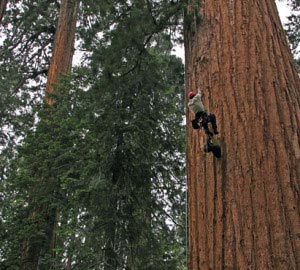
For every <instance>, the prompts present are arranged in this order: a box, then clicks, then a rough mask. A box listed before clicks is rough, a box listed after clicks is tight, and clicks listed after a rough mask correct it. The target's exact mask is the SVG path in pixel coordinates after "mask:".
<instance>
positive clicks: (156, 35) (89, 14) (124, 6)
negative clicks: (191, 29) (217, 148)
mask: <svg viewBox="0 0 300 270" xmlns="http://www.w3.org/2000/svg"><path fill="white" fill-rule="evenodd" d="M41 2H43V1H41ZM50 2H51V3H52V1H50ZM26 3H27V2H24V5H25V6H26ZM28 3H29V2H28ZM43 4H45V1H44V2H43ZM32 5H34V4H33V3H32ZM37 7H39V5H36V8H37ZM51 7H52V8H56V5H54V4H53V5H52V6H51ZM32 8H34V7H32ZM181 8H182V3H181V2H176V1H131V2H130V4H129V3H127V1H119V4H117V5H115V4H114V3H112V1H101V5H99V4H97V3H95V1H84V2H83V3H82V10H81V12H82V17H81V19H80V26H79V29H78V34H79V36H80V37H81V48H82V49H84V50H85V51H88V53H87V54H85V55H84V57H83V59H85V61H84V62H83V63H82V65H80V66H78V67H77V68H76V69H74V71H73V74H72V75H71V76H69V77H62V78H61V79H60V82H59V83H58V84H57V85H56V87H55V89H56V91H55V93H54V94H53V96H52V98H53V100H54V105H52V106H46V105H43V106H40V107H39V108H35V107H30V108H31V109H32V110H33V111H32V113H35V112H37V113H38V114H37V117H36V119H37V120H38V123H36V125H35V126H33V127H34V128H31V129H30V131H28V129H27V130H26V136H25V139H24V143H23V144H22V145H20V146H19V147H18V148H17V151H16V152H15V153H16V157H15V158H14V159H10V160H9V163H10V164H11V166H10V170H9V171H7V172H5V177H4V176H3V179H2V180H3V181H2V183H1V190H0V194H1V200H2V201H3V204H2V206H1V213H2V218H1V222H0V228H1V229H2V230H1V235H0V236H1V238H2V239H4V240H3V244H1V245H0V254H1V255H0V256H1V261H0V264H2V265H3V266H4V267H7V269H19V267H20V257H21V256H22V252H24V250H22V249H21V248H20V247H24V246H25V245H27V244H28V243H30V242H33V241H34V242H35V243H36V245H37V246H39V247H40V251H41V253H40V254H39V261H40V262H41V264H43V265H44V268H46V269H50V267H48V268H47V266H49V265H50V266H51V269H70V268H68V267H69V265H71V264H72V269H126V268H127V269H139V270H143V269H147V270H150V269H162V270H163V269H184V267H185V218H184V214H183V213H184V211H185V182H184V181H185V177H184V175H185V171H184V151H185V139H184V137H185V132H184V127H183V125H182V120H183V114H184V104H183V102H182V100H183V79H184V78H183V65H182V63H181V60H180V59H177V58H176V57H175V56H172V55H170V51H171V49H172V43H171V40H172V35H173V34H172V35H171V36H170V32H169V30H170V29H171V28H173V30H174V29H175V28H176V27H177V25H178V21H179V20H180V15H179V14H178V13H180V11H181ZM24 10H26V8H24ZM24 14H25V13H24ZM28 16H29V15H28ZM30 16H31V15H30ZM30 16H29V17H30ZM32 16H34V15H33V14H32ZM51 16H52V17H51ZM51 16H50V17H49V20H50V21H51V23H50V25H52V24H53V22H54V20H55V18H56V16H55V14H53V15H51ZM42 17H43V16H42ZM26 18H27V17H26ZM140 18H143V22H141V21H140ZM44 19H45V18H44ZM44 19H43V20H44ZM24 20H25V17H24ZM35 20H38V18H35ZM42 24H43V23H42V22H41V23H40V25H42ZM24 25H25V22H24ZM37 26H38V25H37V24H36V25H35V24H33V25H31V24H30V25H27V26H26V27H29V28H28V29H29V30H30V29H31V27H33V28H35V27H37ZM26 27H25V28H26ZM174 27H175V28H174ZM25 28H24V29H25ZM26 29H27V28H26ZM129 29H130V31H129ZM36 30H37V29H36V28H35V30H34V31H36ZM101 31H104V32H103V33H101V35H100V32H101ZM50 46H51V45H50ZM33 47H34V46H33ZM49 48H50V47H49ZM17 51H18V50H17ZM17 53H18V52H17ZM20 57H21V56H20ZM35 59H38V58H35ZM23 61H24V62H28V59H27V60H26V59H23ZM43 61H45V62H43ZM43 61H41V62H40V63H41V64H45V65H47V64H46V61H47V60H43ZM7 62H8V63H9V64H11V60H7ZM29 63H30V62H29ZM33 66H34V65H29V66H28V70H31V68H33ZM1 74H2V73H1ZM16 74H20V76H23V74H24V73H22V72H20V73H16ZM43 85H44V84H43ZM8 88H9V86H8ZM24 89H26V90H27V88H26V87H25V88H24ZM28 89H30V88H28ZM27 98H28V99H29V100H30V96H28V97H27ZM31 101H32V100H30V102H31ZM17 107H18V106H16V107H15V108H17ZM12 111H13V109H12ZM21 130H23V129H22V128H21ZM6 168H7V167H5V168H4V170H5V169H6ZM2 175H4V174H2ZM53 222H54V223H53ZM53 230H54V231H55V235H56V237H55V239H56V240H55V245H54V249H52V250H51V249H49V248H48V246H49V245H50V242H51V239H52V238H51V236H52V234H53V232H52V231H53Z"/></svg>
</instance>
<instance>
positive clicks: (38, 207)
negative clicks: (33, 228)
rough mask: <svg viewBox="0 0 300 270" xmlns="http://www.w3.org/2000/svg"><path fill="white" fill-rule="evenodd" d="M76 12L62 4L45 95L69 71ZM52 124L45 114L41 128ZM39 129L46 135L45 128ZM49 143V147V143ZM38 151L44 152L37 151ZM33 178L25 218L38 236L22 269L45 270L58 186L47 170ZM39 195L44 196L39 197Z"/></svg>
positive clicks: (72, 2) (72, 0)
mask: <svg viewBox="0 0 300 270" xmlns="http://www.w3.org/2000/svg"><path fill="white" fill-rule="evenodd" d="M77 13H78V1H77V0H64V1H62V3H61V6H60V12H59V18H58V25H57V30H56V34H55V40H54V49H53V56H52V60H51V63H50V67H49V71H48V80H47V85H46V94H52V93H53V91H54V90H53V84H55V83H57V82H58V79H59V76H60V75H64V74H66V73H67V72H68V71H70V69H71V66H72V58H73V51H74V40H75V29H76V21H77ZM46 103H47V104H48V105H50V106H51V105H53V99H52V98H51V97H49V96H46ZM52 121H53V119H52V117H51V114H49V115H46V114H44V115H43V118H42V119H41V124H40V125H41V126H42V127H45V126H48V127H50V128H51V123H52ZM45 123H46V124H45ZM52 127H54V126H52ZM42 130H43V131H44V132H47V131H46V130H45V129H42ZM37 134H38V132H37ZM45 135H46V134H45ZM46 136H47V135H46ZM48 136H50V137H51V135H48ZM52 138H53V137H52ZM53 142H54V141H53ZM49 143H50V144H51V142H49ZM44 150H45V149H44ZM40 151H43V150H42V149H40ZM35 179H36V180H37V181H38V182H40V183H37V184H36V185H35V186H32V187H29V188H32V189H33V190H31V191H30V192H31V194H33V193H34V192H37V193H39V199H37V198H36V197H33V198H30V203H29V204H30V206H29V209H30V210H29V213H28V216H29V217H28V219H29V220H31V223H32V224H34V223H36V224H38V228H39V230H40V231H41V234H37V235H36V236H32V235H31V236H30V238H29V239H27V240H26V241H24V243H23V247H22V265H21V269H24V270H25V269H26V270H27V269H38V265H40V266H39V267H40V268H42V267H44V268H45V269H48V268H49V267H50V264H49V262H48V260H46V259H45V256H49V254H52V251H51V250H52V249H53V248H54V239H55V232H54V228H55V225H56V216H57V213H56V211H57V209H56V207H55V206H53V203H51V202H52V200H53V194H54V193H56V192H58V191H57V189H58V188H59V186H56V182H57V179H55V177H53V175H51V173H50V172H49V171H48V172H45V174H43V173H40V174H39V173H38V172H37V175H36V176H35ZM48 185H49V186H51V188H50V189H47V188H46V189H45V188H44V187H43V186H48ZM39 188H40V189H39ZM41 194H43V195H42V196H40V195H41ZM43 196H44V198H43ZM47 197H49V199H47ZM42 260H44V261H42ZM44 268H43V269H44Z"/></svg>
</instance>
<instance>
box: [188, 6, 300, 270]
mask: <svg viewBox="0 0 300 270" xmlns="http://www.w3.org/2000/svg"><path fill="white" fill-rule="evenodd" d="M201 2H202V4H201V5H200V4H199V5H195V4H190V6H189V7H188V10H187V14H186V18H185V49H186V88H187V91H189V90H198V89H199V88H200V86H204V88H203V89H204V90H203V92H204V101H205V104H206V106H207V108H208V111H209V112H213V113H215V114H216V116H217V120H218V125H219V131H220V135H218V136H217V137H218V138H219V139H220V142H221V146H222V158H221V159H215V158H213V156H212V154H205V153H204V152H203V144H204V141H205V136H204V133H203V131H202V132H198V131H196V130H193V129H192V127H191V125H190V120H191V119H192V118H193V115H192V114H191V113H189V112H187V123H188V128H187V135H188V143H187V170H188V204H189V269H193V270H196V269H201V270H205V269H214V270H215V269H262V270H265V269H278V270H283V269H287V270H291V269H300V239H299V237H300V214H299V213H300V209H299V208H300V200H299V195H300V193H299V192H300V190H299V188H300V187H299V180H300V146H299V137H300V129H299V125H300V119H299V117H300V108H299V103H300V94H299V91H300V82H299V76H298V74H297V72H296V69H295V65H294V61H293V59H292V55H291V53H290V50H289V47H288V44H287V40H286V37H285V34H284V32H283V28H282V26H281V22H280V19H279V16H278V12H277V9H276V5H275V1H274V0H260V1H256V0H203V1H201Z"/></svg>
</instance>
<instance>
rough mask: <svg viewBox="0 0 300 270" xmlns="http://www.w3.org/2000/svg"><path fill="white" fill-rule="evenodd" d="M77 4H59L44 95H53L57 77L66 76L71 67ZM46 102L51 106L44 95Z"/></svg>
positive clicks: (75, 0) (74, 0) (73, 0)
mask: <svg viewBox="0 0 300 270" xmlns="http://www.w3.org/2000/svg"><path fill="white" fill-rule="evenodd" d="M78 4H79V2H78V0H64V1H62V3H61V7H60V12H59V19H58V27H57V32H56V34H55V41H54V50H53V55H52V59H51V64H50V67H49V71H48V80H47V85H46V94H51V93H53V90H54V89H53V85H54V84H55V83H57V81H58V79H59V75H62V74H67V73H68V72H69V71H70V69H71V67H72V59H73V54H74V41H75V30H76V20H77V13H78ZM46 102H47V103H48V104H50V105H51V104H52V103H53V100H52V99H51V97H47V95H46Z"/></svg>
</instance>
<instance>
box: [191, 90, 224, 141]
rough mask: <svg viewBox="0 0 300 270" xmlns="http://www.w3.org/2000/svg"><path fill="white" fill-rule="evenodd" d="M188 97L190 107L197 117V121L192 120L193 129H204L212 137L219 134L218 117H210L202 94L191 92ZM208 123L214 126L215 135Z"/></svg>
mask: <svg viewBox="0 0 300 270" xmlns="http://www.w3.org/2000/svg"><path fill="white" fill-rule="evenodd" d="M188 97H189V103H188V107H189V109H190V111H191V112H192V113H194V115H195V119H193V120H192V126H193V128H194V129H200V128H202V127H203V129H204V131H205V133H206V134H207V135H210V136H213V134H215V135H216V134H219V132H218V128H217V120H216V116H215V115H214V114H212V113H210V114H209V115H208V114H207V112H206V109H205V106H204V105H203V103H202V92H201V91H198V93H196V92H195V91H190V92H189V94H188ZM208 123H211V124H212V128H213V132H214V133H212V132H210V131H209V128H208Z"/></svg>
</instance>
